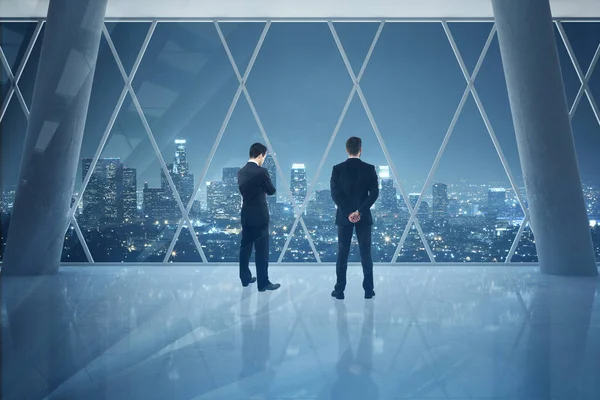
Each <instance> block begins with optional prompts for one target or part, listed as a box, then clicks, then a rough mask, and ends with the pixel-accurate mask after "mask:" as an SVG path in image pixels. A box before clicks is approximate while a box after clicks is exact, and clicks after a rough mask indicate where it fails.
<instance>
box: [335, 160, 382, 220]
mask: <svg viewBox="0 0 600 400" xmlns="http://www.w3.org/2000/svg"><path fill="white" fill-rule="evenodd" d="M378 196H379V183H378V180H377V172H376V171H375V166H374V165H371V164H367V163H365V162H363V161H362V160H361V159H360V158H348V159H347V160H346V161H344V162H343V163H341V164H338V165H336V166H334V167H333V171H332V173H331V197H332V198H333V202H334V203H335V205H336V206H337V215H336V217H335V223H336V225H352V222H350V221H349V220H348V216H349V215H350V214H352V213H353V212H354V211H358V212H359V213H360V221H359V222H358V224H364V225H373V217H372V215H371V207H372V206H373V204H375V201H376V200H377V197H378Z"/></svg>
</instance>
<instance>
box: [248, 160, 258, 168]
mask: <svg viewBox="0 0 600 400" xmlns="http://www.w3.org/2000/svg"><path fill="white" fill-rule="evenodd" d="M248 162H253V163H254V164H256V165H258V163H257V162H256V160H252V159H250V160H248ZM258 166H259V167H260V165H258Z"/></svg>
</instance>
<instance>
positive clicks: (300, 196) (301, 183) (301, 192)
mask: <svg viewBox="0 0 600 400" xmlns="http://www.w3.org/2000/svg"><path fill="white" fill-rule="evenodd" d="M290 189H291V191H292V196H293V197H294V201H295V202H296V204H297V205H298V206H299V207H300V206H302V203H304V199H305V198H306V193H307V190H308V187H307V182H306V168H305V167H304V164H293V165H292V178H291V181H290Z"/></svg>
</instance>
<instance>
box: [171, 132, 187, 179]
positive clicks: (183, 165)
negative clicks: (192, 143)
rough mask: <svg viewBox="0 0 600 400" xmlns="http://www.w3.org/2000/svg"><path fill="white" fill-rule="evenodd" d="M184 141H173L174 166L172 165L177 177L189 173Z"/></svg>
mask: <svg viewBox="0 0 600 400" xmlns="http://www.w3.org/2000/svg"><path fill="white" fill-rule="evenodd" d="M186 142H187V141H186V140H185V139H175V146H176V149H177V150H176V151H175V164H174V165H173V172H175V173H177V174H179V175H186V174H187V173H189V172H190V168H189V165H188V162H187V151H186V150H185V144H186Z"/></svg>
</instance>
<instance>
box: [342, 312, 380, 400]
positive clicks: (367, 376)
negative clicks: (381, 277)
mask: <svg viewBox="0 0 600 400" xmlns="http://www.w3.org/2000/svg"><path fill="white" fill-rule="evenodd" d="M336 308H337V330H338V351H339V355H340V356H339V357H340V358H339V360H338V363H337V367H336V371H337V379H336V381H335V382H334V383H333V387H332V388H331V399H332V400H338V399H339V400H342V399H343V400H359V399H360V400H365V399H369V400H377V399H378V398H379V388H378V387H377V385H376V384H375V382H374V381H373V377H372V376H371V372H372V370H373V329H374V326H373V320H374V317H373V312H374V310H373V302H371V301H369V302H366V303H365V308H364V319H363V325H362V333H361V336H360V342H359V345H358V350H357V352H356V355H355V354H354V353H353V351H352V346H351V345H350V335H349V334H348V321H347V316H346V306H345V305H344V304H343V303H340V302H338V303H336Z"/></svg>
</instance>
